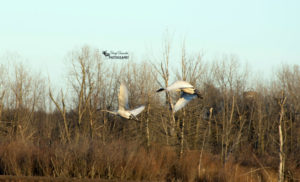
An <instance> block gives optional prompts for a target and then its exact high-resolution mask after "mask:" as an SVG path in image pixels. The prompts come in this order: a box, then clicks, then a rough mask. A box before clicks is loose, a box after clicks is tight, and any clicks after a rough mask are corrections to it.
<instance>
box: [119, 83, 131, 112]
mask: <svg viewBox="0 0 300 182" xmlns="http://www.w3.org/2000/svg"><path fill="white" fill-rule="evenodd" d="M118 98H119V110H127V109H128V108H129V107H128V90H127V87H126V86H125V84H124V83H121V85H120V92H119V95H118Z"/></svg>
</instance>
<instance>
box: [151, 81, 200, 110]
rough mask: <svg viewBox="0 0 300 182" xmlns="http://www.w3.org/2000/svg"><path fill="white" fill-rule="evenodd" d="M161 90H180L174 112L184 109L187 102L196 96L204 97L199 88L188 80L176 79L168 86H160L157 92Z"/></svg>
mask: <svg viewBox="0 0 300 182" xmlns="http://www.w3.org/2000/svg"><path fill="white" fill-rule="evenodd" d="M161 91H167V92H169V91H180V92H181V93H180V98H179V99H178V101H177V102H176V104H175V106H174V108H173V112H174V113H175V112H177V111H178V110H180V109H182V108H183V107H184V106H185V105H187V103H189V102H190V101H191V100H193V99H194V98H196V97H198V98H201V99H203V97H202V95H201V94H200V93H199V91H198V90H197V89H195V88H194V86H193V85H191V84H190V83H188V82H186V81H176V82H174V83H173V84H171V85H170V86H168V87H167V88H160V89H158V90H157V91H156V92H161Z"/></svg>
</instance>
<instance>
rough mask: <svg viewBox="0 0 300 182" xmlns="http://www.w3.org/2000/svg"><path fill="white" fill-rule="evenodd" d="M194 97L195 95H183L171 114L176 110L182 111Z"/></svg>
mask: <svg viewBox="0 0 300 182" xmlns="http://www.w3.org/2000/svg"><path fill="white" fill-rule="evenodd" d="M196 97H197V95H190V94H183V95H182V97H181V98H180V99H178V101H177V102H176V104H175V106H174V110H173V112H174V113H175V112H177V111H178V110H180V109H182V108H183V107H184V106H186V105H187V103H189V102H190V101H191V100H193V99H194V98H196Z"/></svg>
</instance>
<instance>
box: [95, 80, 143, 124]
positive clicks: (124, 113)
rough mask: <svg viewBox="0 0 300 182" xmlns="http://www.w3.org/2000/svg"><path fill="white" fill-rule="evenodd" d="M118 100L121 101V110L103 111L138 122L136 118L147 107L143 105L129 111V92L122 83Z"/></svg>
mask: <svg viewBox="0 0 300 182" xmlns="http://www.w3.org/2000/svg"><path fill="white" fill-rule="evenodd" d="M118 99H119V109H118V110H117V111H108V110H101V111H105V112H109V113H111V114H114V115H118V116H121V117H123V118H126V119H133V120H136V121H138V119H137V117H136V116H137V115H138V114H140V113H141V112H142V111H143V110H144V109H145V106H144V105H142V106H140V107H137V108H135V109H133V110H129V106H128V90H127V87H126V86H125V85H124V84H123V83H121V85H120V91H119V95H118Z"/></svg>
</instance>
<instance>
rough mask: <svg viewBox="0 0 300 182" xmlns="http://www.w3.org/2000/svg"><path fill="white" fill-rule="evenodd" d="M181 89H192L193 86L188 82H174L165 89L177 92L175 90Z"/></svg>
mask: <svg viewBox="0 0 300 182" xmlns="http://www.w3.org/2000/svg"><path fill="white" fill-rule="evenodd" d="M183 88H193V85H191V84H190V83H189V82H186V81H181V80H179V81H176V82H174V83H173V84H171V85H170V86H168V87H167V88H166V90H167V91H172V90H177V89H183Z"/></svg>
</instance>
